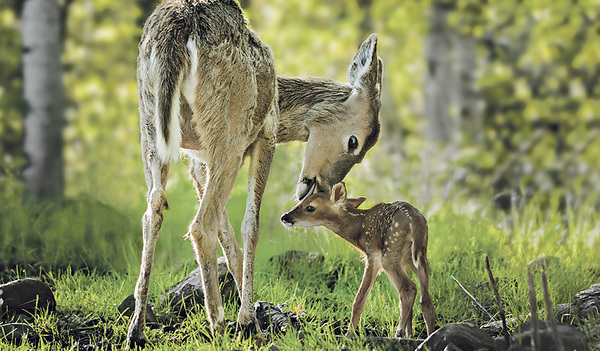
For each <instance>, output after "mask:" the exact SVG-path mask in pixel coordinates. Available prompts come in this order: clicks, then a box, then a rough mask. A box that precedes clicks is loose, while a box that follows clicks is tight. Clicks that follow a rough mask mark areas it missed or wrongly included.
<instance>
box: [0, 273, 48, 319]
mask: <svg viewBox="0 0 600 351" xmlns="http://www.w3.org/2000/svg"><path fill="white" fill-rule="evenodd" d="M55 310H56V300H55V299H54V294H53V293H52V290H50V287H49V286H48V284H46V283H44V282H42V281H40V280H37V279H34V278H25V279H19V280H15V281H13V282H10V283H6V284H3V285H0V312H1V313H5V312H8V313H9V314H25V315H30V316H32V315H35V314H38V313H43V312H46V311H48V312H53V311H55Z"/></svg>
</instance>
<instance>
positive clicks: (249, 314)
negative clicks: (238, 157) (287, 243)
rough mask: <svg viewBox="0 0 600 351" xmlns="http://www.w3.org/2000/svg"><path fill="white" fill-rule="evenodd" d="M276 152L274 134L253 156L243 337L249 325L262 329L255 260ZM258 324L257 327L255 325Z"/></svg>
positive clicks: (240, 316)
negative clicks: (256, 309)
mask: <svg viewBox="0 0 600 351" xmlns="http://www.w3.org/2000/svg"><path fill="white" fill-rule="evenodd" d="M274 152H275V141H274V139H273V138H262V139H260V140H259V141H258V143H257V144H256V145H255V147H254V149H253V150H252V153H251V159H250V177H249V179H248V197H247V199H246V212H245V214H244V221H243V223H242V235H243V240H244V261H243V266H244V267H243V272H242V295H241V305H240V311H239V314H238V324H239V326H240V327H241V329H242V330H241V331H240V335H239V337H240V338H241V337H242V335H243V334H244V332H245V331H244V329H246V331H252V330H248V328H253V329H254V330H253V331H254V332H256V333H260V329H259V326H258V323H256V313H255V312H254V304H253V299H254V260H255V256H256V246H257V244H258V238H259V228H260V226H259V214H260V206H261V203H262V196H263V194H264V190H265V186H266V184H267V179H268V176H269V169H270V167H271V162H272V160H273V153H274ZM252 326H254V327H252Z"/></svg>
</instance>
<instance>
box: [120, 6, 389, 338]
mask: <svg viewBox="0 0 600 351" xmlns="http://www.w3.org/2000/svg"><path fill="white" fill-rule="evenodd" d="M137 64H138V70H137V77H138V93H139V109H140V128H141V146H142V160H143V164H144V174H145V177H146V183H147V185H148V194H147V201H148V207H147V210H146V212H145V213H144V216H143V219H142V225H143V248H142V262H141V268H140V275H139V278H138V281H137V284H136V288H135V293H134V296H135V300H136V308H135V312H134V314H133V316H132V319H131V322H130V325H129V329H128V333H127V336H128V344H131V343H135V344H142V345H143V344H144V342H145V341H144V340H145V339H144V335H143V332H144V328H145V319H144V316H145V308H146V301H147V295H148V286H149V281H150V273H151V268H152V261H153V255H154V249H155V246H156V242H157V240H158V236H159V233H160V228H161V225H162V220H163V215H162V211H163V210H166V209H167V208H168V205H167V198H166V193H165V185H166V181H167V175H168V172H169V165H170V162H171V160H172V159H175V158H177V156H178V154H179V152H180V151H181V150H183V151H184V152H185V153H186V154H187V155H188V157H189V159H190V175H191V178H192V180H193V183H194V185H195V187H196V191H197V194H198V197H199V199H200V206H199V208H198V210H197V212H196V215H195V217H194V219H193V220H192V222H191V224H190V226H189V230H188V233H187V236H188V237H189V238H190V240H191V242H192V246H193V248H194V252H195V255H196V259H197V261H198V263H199V264H200V267H201V275H202V280H203V283H204V291H205V296H206V298H205V300H204V301H205V305H206V311H207V315H208V319H209V322H210V326H211V329H212V331H213V333H215V334H221V333H223V330H224V328H225V320H224V311H223V303H222V301H221V296H220V293H219V286H218V280H217V249H218V245H219V244H220V245H221V247H222V248H223V251H224V253H225V256H226V258H227V264H228V267H229V270H230V271H231V273H232V275H233V277H234V279H235V281H236V284H237V288H238V292H239V293H240V296H241V306H240V310H239V313H238V323H239V325H240V326H242V327H246V328H247V327H249V326H252V325H253V324H254V322H255V315H254V308H253V303H252V297H253V277H254V255H255V250H256V245H257V242H258V236H259V211H260V206H261V199H262V195H263V192H264V189H265V186H266V182H267V178H268V174H269V168H270V165H271V161H272V158H273V152H274V148H275V144H277V143H283V142H289V141H294V140H299V141H305V142H307V148H306V153H305V157H304V162H303V166H302V171H301V174H300V176H299V179H298V181H297V186H296V194H297V196H298V197H299V198H300V197H304V196H307V195H310V192H312V191H315V189H317V190H320V191H329V190H330V189H331V186H332V185H333V184H335V183H337V182H339V181H341V180H342V179H343V178H344V176H345V175H346V174H347V173H348V172H349V170H350V168H351V167H352V166H353V165H354V164H355V163H358V162H360V161H361V160H362V159H363V157H364V155H365V153H366V152H367V151H368V150H369V149H370V148H371V147H372V146H373V145H374V144H375V142H376V141H377V139H378V136H379V129H380V124H379V117H378V115H379V108H380V98H379V97H380V89H381V76H382V68H383V63H382V62H381V59H379V58H378V57H377V37H376V35H375V34H372V35H371V36H369V38H368V39H367V40H365V42H364V43H363V44H362V46H361V47H360V48H359V50H358V52H357V54H356V56H355V57H354V58H353V60H352V62H351V63H350V66H349V68H348V79H349V84H348V83H340V82H335V81H332V80H328V79H323V78H306V77H283V76H281V77H277V76H276V74H275V64H274V59H273V56H272V54H271V51H270V50H269V48H268V47H267V46H266V45H265V44H263V43H262V42H261V40H260V38H259V37H258V35H256V33H254V32H253V31H252V30H251V29H250V28H249V27H248V26H247V21H246V19H245V18H244V16H243V13H242V11H241V9H240V7H239V5H238V3H237V2H236V1H234V0H165V1H164V2H163V3H162V4H160V5H159V6H158V7H157V8H156V10H155V11H154V12H153V13H152V15H151V16H150V17H149V18H148V20H147V21H146V24H145V25H144V31H143V34H142V38H141V41H140V46H139V56H138V60H137ZM349 140H352V142H351V143H350V142H349ZM245 157H250V164H249V168H250V172H249V180H248V197H247V201H246V212H245V215H244V220H243V223H242V228H241V231H242V237H243V246H244V251H243V252H242V250H241V249H240V247H239V245H238V243H237V241H236V239H235V236H234V231H233V228H232V227H231V224H230V223H229V219H228V216H227V212H226V210H225V204H226V202H227V200H228V198H229V195H230V193H231V190H232V188H233V184H234V182H235V179H236V177H237V174H238V171H239V169H240V167H241V166H242V162H243V159H244V158H245ZM293 181H294V182H296V181H295V180H293ZM255 328H256V329H258V326H256V325H255Z"/></svg>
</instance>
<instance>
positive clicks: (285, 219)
mask: <svg viewBox="0 0 600 351" xmlns="http://www.w3.org/2000/svg"><path fill="white" fill-rule="evenodd" d="M281 223H283V225H285V226H286V227H291V226H293V225H294V221H292V218H291V216H290V214H289V213H284V214H283V216H281Z"/></svg>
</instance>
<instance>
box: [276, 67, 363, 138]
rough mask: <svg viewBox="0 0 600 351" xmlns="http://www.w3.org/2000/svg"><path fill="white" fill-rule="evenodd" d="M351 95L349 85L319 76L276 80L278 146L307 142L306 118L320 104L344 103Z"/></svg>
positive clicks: (278, 78)
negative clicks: (292, 142)
mask: <svg viewBox="0 0 600 351" xmlns="http://www.w3.org/2000/svg"><path fill="white" fill-rule="evenodd" d="M351 92H352V86H351V85H350V84H347V83H341V82H336V81H334V80H330V79H325V78H316V77H286V76H278V77H277V93H278V96H279V98H278V104H279V128H278V130H277V143H286V142H290V141H307V140H308V133H309V131H308V128H307V125H306V122H307V119H309V118H310V117H311V114H310V113H309V112H310V110H311V109H312V108H313V107H315V106H316V105H319V104H331V105H335V104H341V103H342V102H344V101H346V100H347V99H348V97H349V96H350V93H351Z"/></svg>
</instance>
